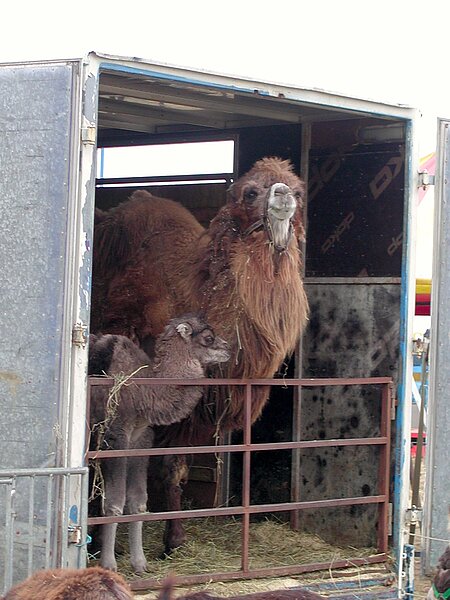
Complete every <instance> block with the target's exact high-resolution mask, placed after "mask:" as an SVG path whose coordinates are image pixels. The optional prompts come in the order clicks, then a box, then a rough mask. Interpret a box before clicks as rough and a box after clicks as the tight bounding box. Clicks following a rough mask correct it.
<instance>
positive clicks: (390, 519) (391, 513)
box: [387, 502, 394, 536]
mask: <svg viewBox="0 0 450 600" xmlns="http://www.w3.org/2000/svg"><path fill="white" fill-rule="evenodd" d="M393 513H394V507H393V506H392V502H389V504H388V527H387V529H388V532H387V533H388V536H391V535H392V520H393Z"/></svg>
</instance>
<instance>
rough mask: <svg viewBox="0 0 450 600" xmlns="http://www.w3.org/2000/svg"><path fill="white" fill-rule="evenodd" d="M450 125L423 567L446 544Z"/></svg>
mask: <svg viewBox="0 0 450 600" xmlns="http://www.w3.org/2000/svg"><path fill="white" fill-rule="evenodd" d="M449 128H450V121H448V120H447V121H444V120H442V121H440V123H439V133H438V158H439V163H438V165H439V167H438V171H437V179H436V204H435V234H434V235H435V237H434V247H435V253H434V260H433V263H434V264H433V278H432V281H433V290H432V299H431V337H430V379H429V401H428V423H427V460H426V479H427V481H426V487H425V502H424V520H423V524H422V533H423V540H422V551H423V557H422V564H423V567H424V569H425V571H426V572H429V571H430V570H431V569H432V568H433V567H435V566H436V564H437V561H438V558H439V557H440V555H441V554H442V552H443V551H444V549H445V547H446V545H447V544H448V543H450V469H449V464H450V445H449V443H448V435H449V426H450V363H449V355H450V303H449V298H450V187H449V181H450V162H449V158H450V146H449V144H450V136H449Z"/></svg>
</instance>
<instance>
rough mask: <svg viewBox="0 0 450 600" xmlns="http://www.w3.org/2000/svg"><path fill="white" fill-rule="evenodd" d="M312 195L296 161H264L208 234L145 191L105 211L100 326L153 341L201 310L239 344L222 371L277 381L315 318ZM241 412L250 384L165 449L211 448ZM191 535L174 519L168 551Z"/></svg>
mask: <svg viewBox="0 0 450 600" xmlns="http://www.w3.org/2000/svg"><path fill="white" fill-rule="evenodd" d="M304 196H305V184H304V182H303V181H302V180H301V179H299V178H298V177H297V175H296V174H295V173H294V171H293V167H292V165H291V163H290V162H289V161H286V160H281V159H278V158H264V159H262V160H259V161H258V162H256V163H255V165H254V166H253V167H252V169H251V170H250V171H249V172H248V173H246V174H245V175H244V176H242V177H241V178H240V179H238V180H237V181H236V182H235V183H234V184H233V185H232V186H231V187H230V189H229V190H228V194H227V202H226V204H225V205H224V206H223V207H222V208H221V209H220V210H219V212H218V214H217V215H216V217H215V218H214V219H213V220H212V221H211V224H210V226H209V228H208V229H207V230H205V229H204V228H203V227H202V226H201V225H200V224H199V223H198V221H197V220H196V219H195V217H194V216H193V215H192V214H191V213H190V212H189V211H188V210H186V209H185V208H183V207H182V206H181V205H180V204H178V203H176V202H173V201H171V200H165V199H162V198H157V197H155V196H152V195H151V194H149V193H147V192H145V191H137V192H135V193H134V194H133V195H132V196H131V198H130V199H129V200H128V201H127V202H125V203H123V204H122V205H120V206H118V207H116V208H114V209H112V210H110V211H109V212H107V213H101V214H100V213H99V215H98V218H97V221H98V222H97V224H96V229H95V238H94V267H93V298H92V302H93V306H92V319H91V330H92V331H93V332H96V331H108V332H112V333H120V334H123V335H127V336H128V337H132V338H133V339H137V340H138V342H139V343H140V344H141V345H143V346H144V347H145V346H146V344H147V342H148V341H149V339H150V340H151V339H152V338H154V337H155V336H156V335H158V334H159V333H160V332H161V330H162V327H163V324H164V323H165V322H166V321H167V319H168V318H170V317H172V316H174V315H176V314H180V313H182V312H184V311H186V310H195V311H197V310H203V311H205V315H206V319H207V321H208V322H209V323H210V324H211V326H212V327H213V328H214V330H215V331H216V332H217V333H218V334H219V335H221V336H223V337H224V338H225V339H227V340H228V341H229V343H230V346H231V354H232V357H231V360H230V361H229V363H228V366H227V368H226V369H224V370H223V373H222V374H223V376H224V377H232V378H253V379H254V378H268V377H272V376H273V375H274V374H275V373H276V371H277V370H278V368H279V367H280V365H281V364H282V363H283V361H284V360H285V358H286V356H288V355H290V354H292V352H293V351H294V350H295V348H296V346H297V343H298V341H299V338H300V335H301V333H302V332H303V330H304V327H305V324H306V321H307V315H308V303H307V299H306V295H305V292H304V289H303V282H302V277H301V272H302V265H301V257H300V251H299V241H300V240H302V239H303V237H304V229H303V225H302V221H301V207H302V203H303V199H304ZM268 394H269V388H268V387H267V386H265V387H264V386H259V387H256V388H254V389H253V396H252V405H251V420H252V422H253V421H255V420H256V419H257V418H258V417H259V416H260V414H261V411H262V409H263V407H264V405H265V403H266V401H267V398H268ZM243 407H244V391H243V389H242V388H233V389H232V391H231V394H218V395H217V396H216V398H214V401H212V400H211V397H210V394H205V395H204V398H203V399H202V401H201V402H200V403H199V404H198V405H197V406H196V408H195V410H194V412H193V413H192V415H191V417H190V418H189V419H188V420H185V421H183V423H182V424H181V426H180V425H175V426H173V425H172V426H169V427H168V428H164V430H163V431H161V432H160V435H159V436H158V437H160V440H159V441H158V442H157V445H162V444H164V445H166V446H185V445H190V444H203V445H204V444H210V443H211V439H212V435H213V434H214V433H215V432H217V431H219V432H225V431H232V430H236V429H240V428H242V426H243V414H244V409H243ZM161 440H162V441H161ZM169 462H170V461H169V460H168V459H167V460H166V472H168V473H169V474H170V480H167V481H166V482H165V486H166V493H167V495H168V503H169V506H168V509H169V510H180V507H181V491H180V483H181V482H182V480H183V477H184V475H185V473H186V468H185V465H183V464H181V463H182V461H180V459H179V458H178V459H177V461H176V463H175V462H173V461H172V463H171V464H167V463H169ZM175 465H177V466H180V468H177V466H175ZM184 539H185V535H184V531H183V528H182V525H181V522H180V521H177V520H170V521H168V522H167V526H166V533H165V551H166V553H168V552H170V551H171V550H172V549H173V548H175V547H177V546H179V545H180V544H182V543H183V542H184Z"/></svg>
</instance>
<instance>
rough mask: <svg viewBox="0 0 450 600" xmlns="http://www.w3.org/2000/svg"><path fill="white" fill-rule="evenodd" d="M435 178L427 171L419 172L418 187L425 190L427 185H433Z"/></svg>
mask: <svg viewBox="0 0 450 600" xmlns="http://www.w3.org/2000/svg"><path fill="white" fill-rule="evenodd" d="M434 182H435V177H434V175H430V174H429V173H428V171H419V183H418V186H419V187H421V188H423V189H424V190H426V189H427V187H428V186H429V185H434Z"/></svg>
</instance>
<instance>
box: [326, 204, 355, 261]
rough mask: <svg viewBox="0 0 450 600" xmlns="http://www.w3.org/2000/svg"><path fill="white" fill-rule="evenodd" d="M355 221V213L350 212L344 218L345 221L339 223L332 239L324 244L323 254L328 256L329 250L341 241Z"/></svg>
mask: <svg viewBox="0 0 450 600" xmlns="http://www.w3.org/2000/svg"><path fill="white" fill-rule="evenodd" d="M354 219H355V213H354V212H349V213H348V215H347V216H346V217H345V218H344V220H343V221H341V222H340V223H339V225H338V226H337V227H336V229H335V230H334V232H333V233H332V234H331V235H330V237H329V238H328V239H327V240H326V241H325V242H324V243H323V244H322V248H321V251H322V254H326V253H327V252H328V250H329V249H330V248H331V247H332V246H333V245H334V243H335V242H337V241H339V239H340V237H341V235H342V234H343V233H344V231H345V230H346V229H350V224H351V223H352V222H353V221H354Z"/></svg>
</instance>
